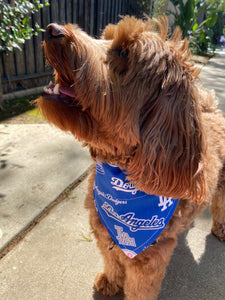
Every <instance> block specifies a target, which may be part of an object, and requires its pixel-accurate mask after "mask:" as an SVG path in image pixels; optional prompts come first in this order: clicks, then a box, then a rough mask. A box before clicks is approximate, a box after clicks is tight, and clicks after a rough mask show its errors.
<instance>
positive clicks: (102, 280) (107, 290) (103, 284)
mask: <svg viewBox="0 0 225 300" xmlns="http://www.w3.org/2000/svg"><path fill="white" fill-rule="evenodd" d="M95 287H96V290H97V291H98V292H101V293H102V294H103V295H104V296H114V295H116V294H117V293H119V292H120V291H121V289H120V287H119V286H118V285H117V284H116V283H115V282H109V281H108V279H107V276H106V275H105V273H99V274H97V276H96V278H95Z"/></svg>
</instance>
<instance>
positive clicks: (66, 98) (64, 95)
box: [42, 81, 76, 105]
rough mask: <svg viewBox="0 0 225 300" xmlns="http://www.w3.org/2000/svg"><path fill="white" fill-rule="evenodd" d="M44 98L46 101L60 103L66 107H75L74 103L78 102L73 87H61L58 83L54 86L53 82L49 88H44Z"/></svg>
mask: <svg viewBox="0 0 225 300" xmlns="http://www.w3.org/2000/svg"><path fill="white" fill-rule="evenodd" d="M42 96H43V97H44V99H46V100H49V101H53V102H60V103H63V104H66V105H74V102H76V93H75V89H74V86H73V85H71V86H69V87H60V86H59V84H58V83H57V84H53V83H52V82H51V81H50V82H49V84H48V86H45V87H44V93H43V94H42Z"/></svg>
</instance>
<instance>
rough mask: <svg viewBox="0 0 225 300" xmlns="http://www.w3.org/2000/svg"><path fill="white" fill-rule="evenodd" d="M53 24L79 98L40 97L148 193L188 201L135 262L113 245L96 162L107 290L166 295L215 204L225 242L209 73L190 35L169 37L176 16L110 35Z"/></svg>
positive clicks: (222, 128) (51, 44)
mask: <svg viewBox="0 0 225 300" xmlns="http://www.w3.org/2000/svg"><path fill="white" fill-rule="evenodd" d="M52 28H53V29H54V25H49V27H48V28H47V34H46V38H45V42H44V49H45V54H46V58H47V60H48V62H49V63H50V64H51V65H52V66H53V67H54V68H55V81H56V83H59V85H60V86H61V87H69V86H70V87H71V86H73V87H74V91H75V93H76V97H75V98H74V99H73V101H71V103H70V105H68V104H65V103H63V102H61V103H60V102H59V101H57V102H56V101H49V99H48V98H49V97H48V96H46V95H44V96H43V97H41V98H40V99H38V105H39V107H40V109H41V110H42V112H43V114H44V115H45V117H46V119H47V120H48V121H49V122H51V123H53V124H55V125H56V126H58V127H59V128H61V129H62V130H64V131H70V132H71V133H72V134H74V135H75V136H76V137H77V139H78V140H80V141H83V142H84V145H85V146H87V147H89V150H90V153H91V156H92V158H93V159H94V160H95V159H96V157H98V158H99V160H100V161H102V162H108V163H116V164H117V165H118V166H119V167H121V168H122V169H126V172H127V178H128V180H130V181H131V182H133V183H134V184H135V185H136V186H137V187H138V188H139V189H140V190H142V191H145V192H146V193H149V194H156V195H164V196H167V197H173V198H174V199H175V198H180V200H179V203H178V206H177V209H176V211H175V213H174V215H173V217H172V219H171V220H170V222H169V224H168V225H167V227H166V229H165V230H164V231H163V232H162V234H161V236H160V237H159V238H158V243H157V244H155V245H154V246H151V247H148V248H147V249H146V250H144V251H143V252H142V253H140V254H139V255H138V256H137V257H135V258H134V259H132V260H130V259H129V258H127V257H125V255H124V254H123V253H122V251H121V250H120V249H119V247H116V248H114V249H113V250H112V251H109V250H108V249H107V248H108V245H109V244H110V243H111V238H110V236H109V235H108V233H107V232H106V230H105V229H104V227H103V226H102V224H101V222H100V220H99V218H98V215H97V212H96V209H95V206H94V201H93V193H92V187H93V181H94V175H95V170H94V169H93V170H92V175H91V176H90V184H89V193H88V196H87V199H86V207H87V208H88V209H89V211H90V224H91V227H92V230H93V232H94V234H95V236H96V238H97V241H98V246H99V248H100V250H101V252H102V255H103V257H104V261H105V270H104V272H103V273H102V274H99V275H98V276H97V277H96V282H95V285H96V288H97V290H99V291H101V292H102V293H103V294H104V295H113V294H116V293H117V292H119V291H120V290H121V289H123V290H124V293H125V296H126V299H129V300H132V299H135V300H136V299H139V300H141V299H146V300H147V299H156V298H157V295H158V293H159V291H160V286H161V281H162V279H163V277H164V274H165V269H166V266H167V264H168V263H169V260H170V257H171V254H172V252H173V249H174V247H175V246H176V243H177V235H178V234H179V233H180V232H182V231H183V230H185V229H186V228H187V227H188V226H189V224H190V223H191V222H192V221H193V219H194V217H195V216H196V215H197V214H199V213H200V212H201V211H202V210H203V209H204V208H205V207H206V206H207V205H208V203H209V202H211V203H212V206H211V211H212V214H213V228H212V231H213V233H214V234H215V235H216V236H217V237H218V238H219V239H220V240H223V241H224V240H225V208H224V207H225V120H224V118H223V116H222V113H221V112H220V111H218V110H216V103H215V101H214V96H213V95H212V94H209V93H208V92H206V91H203V90H202V89H201V88H200V87H197V86H196V84H195V81H196V79H197V78H198V75H199V70H198V69H197V68H196V67H195V66H194V63H193V62H191V61H190V50H188V41H187V40H182V39H181V32H180V30H179V29H176V30H175V32H174V33H173V35H172V36H171V38H169V39H167V31H168V22H167V19H166V18H162V19H161V21H157V20H150V19H148V20H146V21H144V20H138V19H136V18H134V17H125V18H124V19H122V20H121V21H120V22H119V23H118V24H117V25H112V24H110V25H108V26H107V27H106V29H105V31H104V33H103V35H102V39H100V40H95V39H93V38H91V37H90V36H88V35H87V34H85V33H84V32H82V31H81V30H80V29H79V28H78V27H74V26H72V25H65V26H61V27H58V28H60V34H58V33H57V34H55V36H54V38H52V37H51V38H50V37H49V36H48V34H49V32H50V31H51V30H53V29H52Z"/></svg>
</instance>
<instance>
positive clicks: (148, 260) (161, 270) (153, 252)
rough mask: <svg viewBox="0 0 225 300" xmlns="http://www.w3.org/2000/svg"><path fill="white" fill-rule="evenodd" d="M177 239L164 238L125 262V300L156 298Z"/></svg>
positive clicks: (154, 299)
mask: <svg viewBox="0 0 225 300" xmlns="http://www.w3.org/2000/svg"><path fill="white" fill-rule="evenodd" d="M176 244H177V239H172V238H171V239H166V240H165V241H161V242H160V243H159V244H157V245H155V246H152V247H149V248H148V249H146V251H147V252H148V253H147V255H145V253H144V252H143V254H140V255H141V256H140V257H138V256H137V258H134V259H132V260H130V261H129V262H128V264H126V280H125V284H124V293H125V296H126V297H125V299H126V300H137V299H138V300H156V299H157V296H158V294H159V292H160V289H161V283H162V280H163V278H164V276H165V272H166V267H167V265H168V263H169V261H170V258H171V255H172V253H173V250H174V248H175V246H176Z"/></svg>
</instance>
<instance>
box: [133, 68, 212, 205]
mask: <svg viewBox="0 0 225 300" xmlns="http://www.w3.org/2000/svg"><path fill="white" fill-rule="evenodd" d="M178 74H179V72H178V73H177V72H174V71H173V72H172V73H170V72H169V71H168V74H167V76H166V77H165V80H164V82H163V83H162V86H161V90H160V89H159V87H156V89H157V90H158V89H159V92H156V90H155V91H154V90H153V88H152V95H151V97H150V99H149V100H148V101H146V103H145V105H144V106H143V108H142V110H141V113H140V141H141V143H140V145H138V147H137V150H136V153H135V155H134V157H133V159H131V161H130V164H129V166H128V169H127V171H128V179H129V180H130V181H132V182H134V183H135V184H136V186H137V187H138V188H139V189H140V190H143V191H145V192H147V193H149V194H156V195H163V196H166V197H173V198H174V199H177V198H185V199H191V200H192V201H195V202H198V203H200V202H201V201H203V200H204V198H205V195H206V189H207V188H206V183H205V177H204V153H205V145H204V144H205V143H204V135H203V132H202V126H201V115H200V108H199V105H198V102H197V98H198V91H197V89H196V88H195V87H194V84H193V82H192V80H193V78H192V77H191V75H190V74H185V73H183V74H182V73H181V72H180V74H181V75H180V76H179V75H178ZM163 85H164V86H163ZM154 97H155V98H154Z"/></svg>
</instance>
